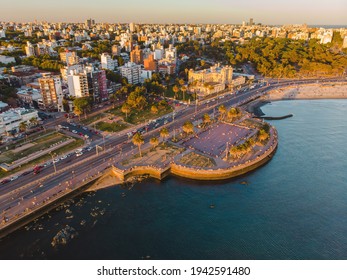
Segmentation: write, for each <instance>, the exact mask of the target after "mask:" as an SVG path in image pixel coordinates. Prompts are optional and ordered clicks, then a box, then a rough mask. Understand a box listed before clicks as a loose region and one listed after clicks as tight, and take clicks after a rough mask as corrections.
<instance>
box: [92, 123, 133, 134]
mask: <svg viewBox="0 0 347 280" xmlns="http://www.w3.org/2000/svg"><path fill="white" fill-rule="evenodd" d="M95 126H96V128H97V129H99V130H102V131H107V132H118V131H121V130H123V129H126V128H127V127H129V126H128V125H126V124H124V123H121V122H111V123H108V122H98V123H97V124H96V125H95Z"/></svg>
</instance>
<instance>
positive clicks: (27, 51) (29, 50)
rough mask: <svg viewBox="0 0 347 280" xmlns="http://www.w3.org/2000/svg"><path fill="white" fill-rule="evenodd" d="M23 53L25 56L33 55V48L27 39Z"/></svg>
mask: <svg viewBox="0 0 347 280" xmlns="http://www.w3.org/2000/svg"><path fill="white" fill-rule="evenodd" d="M25 54H26V55H27V57H29V56H35V48H34V46H33V45H32V44H31V43H30V42H29V41H28V42H27V45H26V46H25Z"/></svg>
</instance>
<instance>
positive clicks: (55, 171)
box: [49, 152, 57, 173]
mask: <svg viewBox="0 0 347 280" xmlns="http://www.w3.org/2000/svg"><path fill="white" fill-rule="evenodd" d="M49 154H50V155H51V157H52V163H53V166H54V173H57V167H56V166H55V162H54V159H53V154H52V153H51V152H49Z"/></svg>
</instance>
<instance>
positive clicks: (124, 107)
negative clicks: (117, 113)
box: [121, 103, 131, 119]
mask: <svg viewBox="0 0 347 280" xmlns="http://www.w3.org/2000/svg"><path fill="white" fill-rule="evenodd" d="M121 111H122V113H124V114H125V119H128V114H129V113H130V112H131V108H130V106H129V105H128V103H124V104H123V105H122V108H121Z"/></svg>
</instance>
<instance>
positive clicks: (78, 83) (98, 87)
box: [67, 66, 108, 102]
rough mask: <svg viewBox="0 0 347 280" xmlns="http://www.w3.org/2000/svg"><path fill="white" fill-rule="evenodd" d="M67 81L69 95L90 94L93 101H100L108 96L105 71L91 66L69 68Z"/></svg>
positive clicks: (81, 95) (83, 95)
mask: <svg viewBox="0 0 347 280" xmlns="http://www.w3.org/2000/svg"><path fill="white" fill-rule="evenodd" d="M67 83H68V87H69V94H70V96H73V97H76V98H79V97H85V96H92V97H93V99H94V101H95V102H101V101H103V100H106V99H107V97H108V93H107V80H106V72H105V71H104V70H94V68H93V66H86V67H85V68H83V69H82V70H81V69H75V70H71V71H70V74H69V75H68V76H67Z"/></svg>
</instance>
